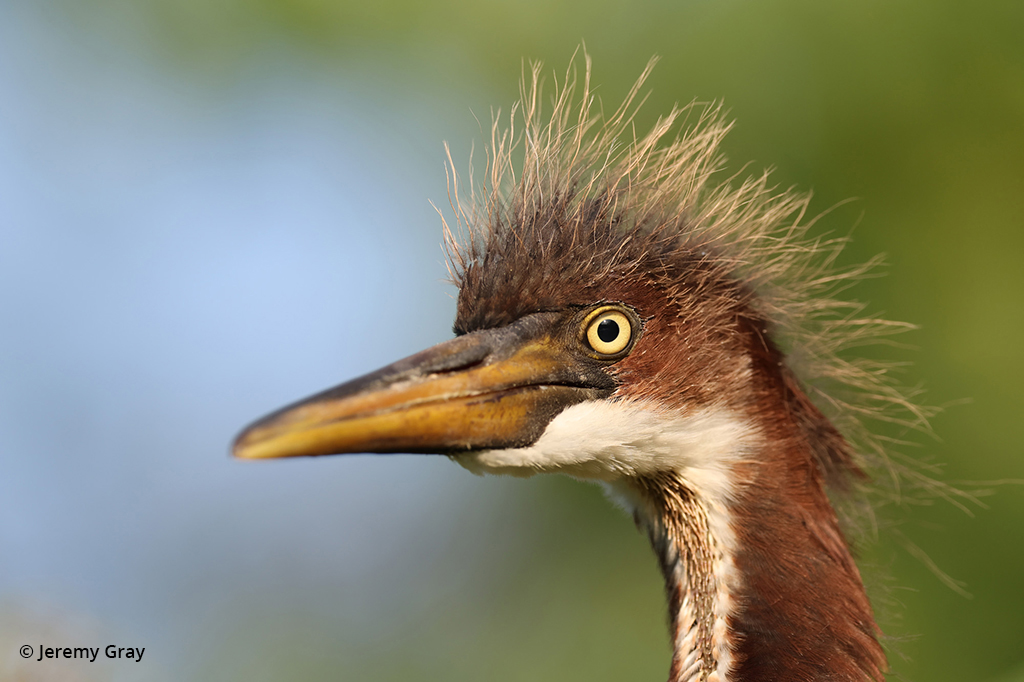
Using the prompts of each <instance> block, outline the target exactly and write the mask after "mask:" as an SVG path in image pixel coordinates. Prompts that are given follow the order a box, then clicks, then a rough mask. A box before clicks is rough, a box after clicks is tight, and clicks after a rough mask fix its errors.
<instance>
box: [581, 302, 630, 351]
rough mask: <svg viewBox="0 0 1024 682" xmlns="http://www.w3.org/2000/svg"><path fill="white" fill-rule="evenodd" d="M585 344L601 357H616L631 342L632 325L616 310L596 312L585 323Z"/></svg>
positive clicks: (606, 309)
mask: <svg viewBox="0 0 1024 682" xmlns="http://www.w3.org/2000/svg"><path fill="white" fill-rule="evenodd" d="M586 329H587V343H588V344H589V345H590V347H591V348H593V349H594V350H595V351H596V352H597V353H600V354H601V355H617V354H618V353H621V352H622V351H624V350H626V348H628V347H629V343H630V341H632V340H633V323H632V322H631V321H630V319H629V318H628V317H626V315H625V314H624V313H623V312H622V311H620V310H618V309H616V308H610V309H609V308H605V309H602V310H598V311H596V313H595V314H593V315H592V316H591V317H590V319H589V320H588V321H587V323H586Z"/></svg>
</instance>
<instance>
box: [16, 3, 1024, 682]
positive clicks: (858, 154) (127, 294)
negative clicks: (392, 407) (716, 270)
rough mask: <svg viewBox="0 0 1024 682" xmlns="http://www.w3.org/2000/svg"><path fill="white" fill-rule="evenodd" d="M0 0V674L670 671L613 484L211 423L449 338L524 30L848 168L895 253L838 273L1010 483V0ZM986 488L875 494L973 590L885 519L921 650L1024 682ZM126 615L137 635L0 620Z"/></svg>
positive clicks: (1021, 646)
mask: <svg viewBox="0 0 1024 682" xmlns="http://www.w3.org/2000/svg"><path fill="white" fill-rule="evenodd" d="M0 24H2V26H0V44H3V45H4V46H3V47H0V157H4V159H3V160H0V205H6V208H4V207H2V206H0V240H2V241H0V259H2V263H0V266H2V268H0V269H2V270H4V271H6V273H7V274H6V275H0V277H3V288H4V290H5V292H6V294H5V298H4V299H3V308H2V312H3V314H4V318H5V319H6V320H8V321H9V323H10V325H11V326H10V328H8V329H7V330H5V332H4V340H3V341H2V343H3V345H2V346H0V349H2V351H3V356H2V363H3V364H2V371H3V375H2V376H3V384H4V386H3V388H2V391H3V393H2V396H0V398H2V401H0V404H2V405H3V406H4V412H5V413H6V416H5V417H0V428H2V431H0V436H2V438H3V440H2V441H0V445H2V447H3V453H2V457H3V458H4V459H3V462H4V465H3V466H4V469H5V474H4V478H5V479H6V483H4V484H2V485H3V486H4V487H3V489H2V490H0V492H2V493H3V497H4V499H5V501H4V502H3V503H2V504H3V506H2V507H0V513H2V515H3V524H4V525H3V527H2V529H0V530H2V533H3V534H2V536H0V537H2V539H3V542H4V548H3V550H2V553H3V554H4V555H6V557H5V558H4V559H3V560H2V561H3V563H0V568H2V570H3V572H0V599H4V600H5V603H6V604H7V607H6V609H5V616H4V617H3V622H2V625H3V629H2V630H0V644H2V645H3V647H4V649H5V650H4V651H3V652H0V661H3V665H4V666H5V667H3V668H0V674H5V675H6V676H7V677H6V679H18V680H36V679H39V680H42V679H83V680H85V679H133V680H138V679H154V680H155V679H167V680H183V679H194V680H246V681H259V680H282V679H287V680H338V679H343V680H397V679H409V678H416V679H438V680H449V681H454V680H495V681H500V680H531V681H534V680H622V679H630V680H651V681H654V680H660V679H663V678H664V675H665V673H666V670H667V665H668V660H669V646H668V642H667V635H666V633H665V626H664V621H665V607H664V605H663V599H662V594H661V582H660V580H661V579H660V576H659V574H658V571H657V568H656V564H655V561H654V558H653V556H652V555H651V553H650V551H649V550H648V548H647V547H646V542H645V541H644V540H643V538H641V537H640V536H639V534H637V533H636V531H635V529H634V528H633V527H632V524H631V522H630V520H629V519H628V518H627V517H626V516H625V515H624V514H622V513H621V512H620V511H619V510H617V509H615V508H614V507H613V506H612V505H611V504H609V503H608V502H607V501H606V500H604V499H603V497H602V494H601V492H600V491H599V490H598V489H597V488H595V487H591V486H586V485H583V484H579V483H576V482H573V481H569V480H561V479H549V480H543V479H536V480H529V481H505V480H499V479H476V478H473V477H471V476H469V474H467V473H465V472H464V471H462V470H460V469H458V468H457V467H455V466H454V465H451V464H450V463H448V462H446V461H443V460H441V459H440V458H437V459H435V458H412V457H397V458H396V457H391V458H378V459H371V458H358V459H351V458H349V459H345V458H335V459H331V460H316V461H303V462H281V463H279V462H272V463H260V464H258V465H255V466H254V465H246V464H243V463H237V462H230V461H227V460H226V458H225V455H224V453H225V450H226V446H227V443H228V442H229V440H230V438H231V436H232V435H233V432H234V430H235V429H237V428H238V427H240V426H241V425H242V424H243V423H244V422H246V421H248V420H249V419H251V418H253V417H256V416H258V415H259V414H261V413H263V412H265V411H268V410H270V409H272V408H274V407H277V406H278V405H280V404H284V403H285V402H288V401H290V400H292V399H294V398H296V397H298V396H301V395H304V394H306V393H309V392H311V391H313V390H317V389H319V388H323V387H326V386H328V385H332V384H334V383H337V382H339V381H341V380H343V379H345V378H348V377H350V376H353V375H355V374H358V373H362V372H364V371H368V370H370V369H374V368H376V367H377V366H379V365H380V364H382V363H384V362H387V361H389V360H391V359H394V358H397V357H398V356H399V355H401V354H405V353H409V352H412V351H414V350H417V349H418V348H419V347H421V346H425V345H427V344H428V343H432V342H435V341H438V340H441V339H443V338H445V334H446V328H447V326H448V325H449V324H450V320H451V316H452V312H453V305H452V302H451V299H450V295H451V294H452V292H451V290H450V288H449V287H448V285H446V284H443V283H441V280H442V279H443V277H444V266H443V263H442V260H443V257H442V254H441V251H440V249H439V248H438V247H437V244H438V243H439V241H440V225H439V221H438V219H437V217H436V214H434V212H433V209H432V208H431V207H430V205H429V203H428V199H431V200H433V201H434V202H435V203H436V204H438V205H439V206H444V205H445V203H446V194H445V185H444V168H443V163H442V162H443V148H442V145H441V142H442V140H447V141H449V142H450V143H451V144H452V147H453V153H454V156H455V158H456V160H457V164H459V166H460V168H461V167H465V164H464V163H463V160H464V159H467V158H468V155H469V151H470V147H471V144H472V143H473V141H474V140H476V141H477V145H478V154H479V143H480V142H481V141H482V139H483V134H482V132H481V128H482V127H483V128H486V127H487V124H488V122H489V120H490V116H491V108H492V107H502V108H503V109H504V110H506V111H507V109H508V107H509V105H510V104H511V102H512V101H513V100H514V99H515V98H516V96H517V92H518V90H517V89H518V81H519V78H520V74H521V71H522V68H523V60H542V61H544V63H545V64H546V66H547V67H548V70H549V72H551V71H554V72H557V73H559V74H560V73H563V72H564V69H565V66H566V65H567V64H568V61H569V59H570V57H571V56H572V54H573V53H574V52H575V51H576V50H577V48H578V46H579V45H580V44H581V42H585V44H586V48H587V50H588V51H589V53H590V54H591V56H592V57H593V60H594V81H595V83H596V84H597V85H598V94H599V95H600V96H601V97H602V99H603V100H604V101H605V102H606V103H607V104H609V105H615V104H617V103H618V101H619V100H620V99H621V97H622V96H623V94H624V93H625V92H626V91H627V90H628V88H629V86H630V85H631V84H632V83H633V81H634V80H635V78H636V77H637V75H638V74H639V72H640V71H641V70H642V68H643V66H644V65H645V63H646V62H647V60H648V59H649V58H650V57H651V56H652V55H659V56H660V57H661V61H660V63H659V65H658V67H657V69H656V70H655V71H654V74H653V76H652V77H651V79H650V81H649V83H648V87H649V89H650V91H651V93H652V94H651V97H650V99H649V101H648V103H647V104H646V105H645V107H644V109H643V111H642V113H641V115H640V117H639V122H640V125H641V127H643V126H645V125H648V124H650V123H652V122H653V121H654V120H655V118H656V117H657V115H658V114H660V113H663V112H665V111H666V110H667V109H668V108H669V107H671V106H672V105H673V104H674V103H677V102H679V103H687V102H690V101H692V100H697V101H721V102H723V103H724V105H725V107H726V108H727V110H728V111H729V116H730V117H731V118H733V119H735V120H736V121H737V125H736V127H735V129H734V131H733V132H732V133H731V134H730V135H729V137H728V139H727V141H726V151H727V153H728V155H729V157H730V159H731V164H730V168H731V169H732V170H734V171H735V170H738V169H739V168H740V167H741V166H742V165H743V164H745V163H747V162H748V161H749V162H751V165H750V166H749V169H750V172H752V173H753V172H758V171H759V170H760V169H761V168H765V167H772V168H774V169H775V170H774V178H775V181H776V182H777V183H778V185H779V186H781V187H789V186H796V187H797V188H801V189H813V191H814V197H815V198H814V202H813V204H812V209H813V210H814V211H815V212H819V211H824V210H826V209H829V208H830V207H833V206H834V205H836V204H837V203H839V202H841V201H843V200H845V199H848V198H851V197H853V198H855V201H854V202H852V203H849V204H844V205H843V206H842V207H840V208H839V209H837V210H835V211H833V212H832V213H831V214H830V215H829V216H828V217H827V218H826V219H824V220H823V221H822V223H821V229H822V230H828V231H833V232H838V233H841V234H845V233H847V232H849V231H850V230H851V229H853V237H854V239H853V243H852V244H851V246H850V248H849V249H848V251H847V252H846V253H845V255H844V259H845V261H846V262H849V263H853V262H859V261H863V260H866V259H868V258H870V257H872V256H873V255H875V254H877V253H880V252H884V253H885V254H887V262H888V264H889V265H888V267H887V268H886V270H885V271H886V275H885V277H882V278H877V279H871V280H867V281H865V282H864V283H862V284H861V285H860V286H858V287H857V289H856V291H855V292H853V296H855V297H856V298H858V299H860V300H865V301H870V303H871V306H870V309H871V310H874V311H881V312H884V314H886V315H887V316H889V317H892V318H894V319H898V320H907V321H910V322H913V323H915V324H917V325H920V330H918V331H916V332H913V333H911V334H908V335H907V336H906V337H905V338H904V339H903V340H904V341H906V343H907V344H909V345H911V346H913V347H914V349H913V350H906V349H894V350H892V357H895V359H897V360H900V361H905V362H910V363H912V364H910V365H909V366H908V367H906V369H905V370H904V372H903V374H902V376H901V380H902V381H903V382H904V383H906V384H908V385H912V386H917V385H922V386H924V387H925V388H926V389H927V392H926V394H925V400H926V401H927V402H928V403H930V404H933V405H948V407H947V409H945V411H943V412H942V413H941V414H939V415H938V416H937V417H936V418H935V419H934V420H933V427H934V431H935V434H936V437H935V438H929V437H928V436H915V437H914V438H915V439H916V440H917V441H918V442H919V445H920V446H919V447H917V448H914V449H912V450H911V453H912V454H913V455H914V456H920V457H921V458H924V459H927V460H928V461H933V462H937V463H942V464H943V465H944V467H943V469H942V474H941V476H942V478H944V479H945V480H949V481H953V482H957V481H996V480H1005V479H1024V457H1022V448H1021V443H1022V442H1024V419H1021V416H1020V415H1021V408H1022V406H1024V398H1022V392H1021V385H1022V384H1024V354H1022V353H1021V348H1022V344H1021V338H1022V337H1024V3H1020V2H1010V1H1007V2H975V3H967V2H945V1H939V0H929V1H927V2H925V1H923V0H917V1H900V2H878V1H874V0H862V1H858V2H848V1H844V2H832V3H810V2H788V1H776V0H771V1H762V2H751V1H728V0H723V1H719V2H711V1H709V0H700V1H692V2H633V3H627V2H608V1H603V0H595V1H591V2H572V1H557V0H555V1H551V0H545V1H543V2H541V1H539V0H520V1H517V2H511V1H508V0H506V1H504V2H493V3H478V2H463V1H459V0H452V1H449V2H376V3H371V2H359V3H353V2H344V1H339V0H141V1H139V0H136V1H131V2H125V1H123V0H84V1H76V2H70V1H66V2H60V1H58V0H50V1H42V0H41V1H38V2H20V1H19V0H5V1H4V2H3V3H0ZM4 110H6V113H5V111H4ZM479 158H480V157H479V156H478V160H479ZM479 165H480V163H479V162H478V166H479ZM335 196H336V197H339V198H337V200H335V199H332V197H335ZM314 226H315V229H314ZM854 226H855V227H854ZM41 235H42V236H41ZM108 259H109V260H108ZM19 273H20V274H19ZM154 273H157V274H154ZM48 287H50V288H48ZM133 292H139V293H133ZM77 296H81V301H80V302H79V303H75V304H74V305H72V303H68V301H72V302H74V301H75V300H77V299H76V297H77ZM113 301H118V302H119V303H117V304H116V305H115V304H114V303H111V302H113ZM120 302H124V306H123V307H121V303H120ZM108 304H109V305H110V307H109V308H108V307H106V306H108ZM63 306H68V307H67V308H65V307H63ZM75 306H77V307H75ZM82 306H84V307H82ZM81 310H85V311H86V312H85V313H81ZM95 311H99V312H98V313H96V312H95ZM167 316H172V317H167ZM91 324H98V325H100V327H98V328H97V329H98V331H96V332H95V333H94V334H93V333H92V332H89V334H87V335H86V336H88V339H86V336H80V335H85V334H86V333H85V332H84V331H83V330H85V329H92V327H89V326H88V325H91ZM57 339H60V341H58V340H57ZM64 343H66V344H68V345H61V344H64ZM119 344H122V345H119ZM886 352H887V353H888V351H886ZM168 367H170V368H172V369H167V368H168ZM111 377H114V378H113V379H112V378H111ZM210 377H216V379H211V378H210ZM204 382H205V383H204ZM210 382H214V383H210ZM40 387H43V388H40ZM104 396H106V398H105V397H104ZM107 398H109V401H108V402H103V401H104V400H106V399H107ZM44 434H45V436H44ZM108 474H109V475H108ZM119 477H120V478H119ZM101 479H102V480H101ZM967 487H972V486H970V485H967ZM986 487H993V488H994V489H995V491H996V492H995V494H994V495H992V496H988V497H985V498H984V500H983V502H984V505H983V506H982V505H974V506H972V507H971V509H970V511H971V512H972V515H968V514H965V513H964V512H963V511H961V510H959V509H956V508H954V507H953V506H951V505H948V504H945V503H941V502H939V503H936V504H934V505H930V506H917V505H910V504H908V505H906V507H905V508H900V509H892V510H887V511H886V514H887V515H888V518H891V519H896V520H897V521H899V524H900V525H899V530H900V532H901V533H903V534H904V535H906V536H907V537H909V538H911V539H912V540H913V541H914V542H915V543H916V544H917V545H919V546H920V547H921V548H923V549H924V551H925V552H927V554H928V556H929V557H930V558H931V560H933V561H934V562H935V564H937V565H938V566H939V567H940V568H941V569H942V570H943V571H945V572H946V573H948V574H949V575H950V576H952V577H953V578H954V579H956V580H958V581H960V582H961V583H962V584H963V585H964V588H965V589H966V591H967V592H969V593H970V597H969V598H968V597H964V596H962V595H961V594H958V593H957V592H956V591H954V590H952V589H950V588H949V587H947V586H946V585H944V584H943V583H942V582H941V581H940V580H939V579H937V578H936V577H935V575H933V573H932V572H931V571H930V570H929V569H928V567H927V566H926V565H925V562H924V561H922V560H920V559H919V558H915V557H912V556H910V554H909V553H908V552H907V551H906V550H905V549H903V548H902V547H901V546H900V543H899V542H897V541H896V540H895V539H894V538H893V537H892V536H891V535H889V534H887V533H884V532H883V533H881V535H880V537H879V539H878V542H877V543H876V544H874V545H872V546H870V547H865V548H862V550H861V551H862V554H863V555H864V559H865V563H866V564H867V565H868V567H867V569H866V571H867V575H866V579H867V581H868V582H869V583H870V584H873V585H876V586H879V589H878V591H877V592H876V594H877V595H879V596H878V597H877V599H878V604H877V607H878V610H879V612H880V617H881V619H882V623H883V628H884V629H885V631H886V633H887V634H888V635H889V636H890V642H889V644H890V659H891V663H892V667H893V670H894V672H895V673H896V675H897V679H905V680H911V681H916V682H924V681H926V680H927V681H942V680H958V681H960V680H979V681H987V680H990V681H992V682H997V681H999V682H1004V681H1005V682H1011V681H1017V680H1024V494H1022V489H1021V488H1020V487H1018V486H1016V485H1014V484H1004V485H998V486H986ZM95 509H101V510H103V511H101V512H95V511H90V510H95ZM92 514H98V516H95V521H96V523H97V524H104V525H102V527H101V528H100V529H97V528H96V527H95V526H93V525H91V524H92V521H89V523H88V524H87V523H86V522H85V521H80V522H79V523H81V526H80V527H79V526H75V525H74V524H75V523H76V521H75V519H76V518H78V517H79V515H82V516H81V518H87V519H94V517H93V516H90V515H92ZM69 524H70V525H69ZM69 528H70V529H71V530H68V529H69ZM76 529H77V530H76ZM90 538H97V539H95V541H93V540H91V539H90ZM353 565H358V567H359V568H357V569H353V568H351V567H352V566H353ZM83 623H84V624H83ZM96 633H103V634H96ZM111 638H116V639H118V641H122V642H123V643H124V644H125V645H132V646H147V647H149V649H148V651H149V652H150V653H149V654H147V655H149V656H150V658H149V659H148V660H144V661H143V662H142V663H139V664H133V665H134V667H133V668H130V669H129V668H126V667H125V666H119V665H115V666H108V668H103V669H100V668H98V667H97V668H96V669H84V668H83V667H82V666H80V665H79V666H75V665H65V666H63V667H53V666H49V667H48V664H45V663H42V664H36V665H34V666H33V665H31V664H27V663H25V662H22V661H20V660H17V659H16V657H15V655H14V653H13V652H14V651H15V650H16V645H19V644H21V643H22V642H23V640H25V641H28V642H30V643H32V644H35V643H36V642H37V641H38V642H50V641H52V643H53V644H54V645H58V644H59V645H63V642H65V641H71V640H75V641H79V640H80V641H82V644H81V645H86V644H88V645H89V646H94V645H95V643H96V642H98V641H103V642H104V643H106V641H107V639H111ZM71 645H72V646H74V645H76V644H75V643H74V642H72V643H71ZM75 675H77V676H78V677H77V678H76V677H74V676H75Z"/></svg>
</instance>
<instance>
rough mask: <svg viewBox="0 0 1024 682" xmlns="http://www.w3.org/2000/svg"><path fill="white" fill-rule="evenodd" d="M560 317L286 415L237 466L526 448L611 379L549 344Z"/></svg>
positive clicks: (468, 345) (268, 420)
mask: <svg viewBox="0 0 1024 682" xmlns="http://www.w3.org/2000/svg"><path fill="white" fill-rule="evenodd" d="M555 316H556V314H554V313H539V314H536V315H531V316H529V317H526V318H523V319H522V320H519V321H518V322H516V323H514V324H511V325H509V326H507V327H503V328H500V329H494V330H486V331H479V332H473V333H471V334H466V335H465V336H460V337H457V338H454V339H451V340H450V341H446V342H444V343H441V344H438V345H436V346H433V347H432V348H428V349H427V350H425V351H422V352H420V353H417V354H416V355H412V356H410V357H408V358H405V359H404V360H399V361H398V362H396V363H394V364H392V365H388V366H387V367H384V368H383V369H380V370H378V371H376V372H373V373H371V374H367V375H366V376H363V377H361V378H358V379H355V380H353V381H350V382H348V383H346V384H342V385H341V386H338V387H336V388H333V389H330V390H328V391H324V392H323V393H319V394H317V395H314V396H312V397H310V398H308V399H306V400H302V401H300V402H298V403H295V404H293V405H290V406H288V407H285V408H283V409H281V410H278V411H277V412H274V413H272V414H270V415H268V416H266V417H264V418H263V419H260V420H259V421H257V422H255V423H253V424H251V425H250V426H249V427H248V428H246V429H245V430H244V431H242V433H241V434H239V436H238V438H237V439H236V440H235V444H234V448H233V452H234V455H235V456H236V457H242V458H246V459H262V458H270V457H293V456H301V455H328V454H342V453H355V452H421V453H452V452H459V451H465V450H472V449H495V448H508V447H522V446H525V445H528V444H530V443H532V442H534V441H535V440H536V439H537V438H539V437H540V434H541V433H543V431H544V428H545V427H546V426H547V424H548V422H550V421H551V419H553V418H554V417H555V415H557V414H558V413H559V412H561V411H562V410H563V409H565V408H566V407H568V406H569V405H572V404H575V403H578V402H582V401H584V400H593V399H597V398H601V397H604V396H606V395H608V394H609V393H610V392H611V390H612V389H613V388H614V382H613V381H612V380H611V378H610V377H609V375H608V374H607V373H605V372H604V371H602V370H600V369H599V368H596V367H594V366H593V365H592V364H590V363H587V362H585V360H584V359H583V358H581V357H580V356H579V354H577V353H574V352H573V351H572V350H571V344H569V343H566V340H565V339H563V338H561V337H560V336H559V335H553V334H552V333H551V330H552V329H553V327H554V325H553V323H554V318H555Z"/></svg>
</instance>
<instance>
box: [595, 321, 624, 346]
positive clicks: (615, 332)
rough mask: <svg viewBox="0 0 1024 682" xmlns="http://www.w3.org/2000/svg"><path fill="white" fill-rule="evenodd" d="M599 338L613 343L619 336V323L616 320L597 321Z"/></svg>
mask: <svg viewBox="0 0 1024 682" xmlns="http://www.w3.org/2000/svg"><path fill="white" fill-rule="evenodd" d="M597 338H599V339H601V340H602V341H604V342H605V343H611V342H612V341H614V340H615V339H617V338H619V323H618V322H616V321H615V320H601V321H600V322H598V323H597Z"/></svg>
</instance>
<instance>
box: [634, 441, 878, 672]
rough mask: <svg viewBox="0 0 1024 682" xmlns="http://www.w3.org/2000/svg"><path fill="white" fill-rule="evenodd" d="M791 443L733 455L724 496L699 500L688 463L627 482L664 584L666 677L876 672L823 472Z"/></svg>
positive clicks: (867, 613)
mask: <svg viewBox="0 0 1024 682" xmlns="http://www.w3.org/2000/svg"><path fill="white" fill-rule="evenodd" d="M791 446H792V442H789V443H786V442H783V443H773V444H771V445H769V446H766V447H765V451H764V452H760V453H755V456H754V457H752V458H751V459H749V460H744V461H743V462H740V463H737V464H734V465H733V467H732V470H731V471H730V473H729V475H730V476H731V477H733V480H734V481H735V483H736V485H735V486H734V487H733V494H732V495H730V498H729V499H727V500H726V499H708V498H705V497H702V496H701V495H700V494H698V493H697V492H696V491H697V490H698V488H697V486H696V485H693V484H692V483H691V482H690V481H689V480H688V477H687V476H688V473H689V472H686V471H665V472H659V473H656V474H651V475H646V476H641V477H638V478H636V479H633V480H632V482H631V486H632V487H633V490H632V493H633V494H632V496H631V497H633V499H634V500H638V501H639V504H637V505H636V506H635V518H636V520H637V524H638V525H639V526H640V527H641V528H642V529H644V530H645V531H646V532H647V534H648V536H649V538H650V540H651V544H652V546H653V547H654V550H655V552H656V554H657V556H658V559H659V562H660V564H661V569H662V573H663V574H664V578H665V584H666V591H667V593H668V602H669V617H670V632H671V637H672V644H673V649H674V653H673V657H672V665H671V669H670V672H669V682H768V681H772V682H779V681H784V680H834V681H843V682H854V681H856V682H865V681H867V680H879V681H880V680H882V679H883V675H882V670H883V669H884V668H885V665H886V664H885V655H884V653H883V652H882V649H881V647H880V645H879V644H878V641H877V639H876V635H877V626H876V625H875V622H874V618H873V616H872V612H871V607H870V604H869V602H868V599H867V597H866V595H865V593H864V588H863V585H862V583H861V580H860V575H859V573H858V571H857V568H856V565H855V564H854V562H853V559H852V557H851V555H850V552H849V549H848V548H847V545H846V543H845V541H844V539H843V536H842V534H841V532H840V530H839V525H838V521H837V519H836V515H835V513H834V511H833V509H832V507H831V505H830V504H829V502H828V499H827V497H826V495H825V492H824V487H823V484H822V481H821V475H820V473H819V472H818V469H817V466H816V465H815V463H814V461H813V459H812V458H811V457H810V456H809V455H810V453H803V455H806V456H796V455H794V453H792V452H786V449H787V447H791ZM801 462H802V464H801Z"/></svg>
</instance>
